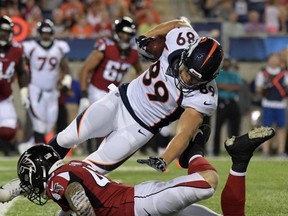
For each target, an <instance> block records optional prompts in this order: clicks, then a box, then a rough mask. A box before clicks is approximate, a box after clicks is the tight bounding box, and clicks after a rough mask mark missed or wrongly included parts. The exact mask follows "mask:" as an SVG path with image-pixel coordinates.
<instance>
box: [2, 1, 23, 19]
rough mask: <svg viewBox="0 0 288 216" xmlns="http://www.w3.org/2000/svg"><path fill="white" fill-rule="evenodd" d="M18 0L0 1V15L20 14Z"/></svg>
mask: <svg viewBox="0 0 288 216" xmlns="http://www.w3.org/2000/svg"><path fill="white" fill-rule="evenodd" d="M19 8H20V7H19V3H18V1H0V16H4V15H7V16H9V17H12V16H20V11H19Z"/></svg>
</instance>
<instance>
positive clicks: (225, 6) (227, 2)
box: [216, 0, 234, 21]
mask: <svg viewBox="0 0 288 216" xmlns="http://www.w3.org/2000/svg"><path fill="white" fill-rule="evenodd" d="M232 11H234V8H233V1H232V0H222V2H221V4H219V5H218V7H217V12H216V14H217V17H218V18H219V19H220V20H221V21H227V20H228V19H229V15H230V13H231V12H232Z"/></svg>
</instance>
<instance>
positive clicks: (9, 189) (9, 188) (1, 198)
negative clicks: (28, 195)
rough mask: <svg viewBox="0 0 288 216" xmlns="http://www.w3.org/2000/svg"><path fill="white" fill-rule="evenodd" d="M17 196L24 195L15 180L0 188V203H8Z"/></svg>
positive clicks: (17, 181)
mask: <svg viewBox="0 0 288 216" xmlns="http://www.w3.org/2000/svg"><path fill="white" fill-rule="evenodd" d="M19 195H24V192H23V191H22V189H21V187H20V180H19V179H18V178H15V179H13V180H11V181H9V182H7V183H6V184H4V185H1V186H0V203H5V202H9V201H11V200H12V199H14V198H15V197H17V196H19Z"/></svg>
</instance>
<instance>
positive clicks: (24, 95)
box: [20, 87, 30, 109]
mask: <svg viewBox="0 0 288 216" xmlns="http://www.w3.org/2000/svg"><path fill="white" fill-rule="evenodd" d="M20 97H21V103H22V105H23V106H24V107H25V109H28V108H29V106H30V100H29V93H28V87H23V88H21V89H20Z"/></svg>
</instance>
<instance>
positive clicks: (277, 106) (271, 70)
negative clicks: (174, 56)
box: [255, 54, 288, 159]
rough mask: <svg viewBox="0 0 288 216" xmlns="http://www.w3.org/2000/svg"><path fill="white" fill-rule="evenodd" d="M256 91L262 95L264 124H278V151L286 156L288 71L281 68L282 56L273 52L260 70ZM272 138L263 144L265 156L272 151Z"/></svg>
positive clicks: (283, 156)
mask: <svg viewBox="0 0 288 216" xmlns="http://www.w3.org/2000/svg"><path fill="white" fill-rule="evenodd" d="M255 85H256V91H257V93H258V94H259V95H261V96H262V101H261V105H262V115H263V117H262V125H263V126H274V124H275V126H276V138H277V141H278V149H277V153H278V155H279V157H280V158H281V159H283V158H285V157H286V155H285V144H286V100H285V97H286V95H287V89H288V73H287V71H286V70H283V69H282V68H281V61H280V56H279V55H278V54H271V55H270V56H269V57H268V61H267V65H266V67H265V68H264V69H263V70H262V71H260V72H259V73H258V74H257V76H256V80H255ZM271 144H272V143H271V140H269V141H266V143H264V145H263V156H264V157H265V158H267V157H268V156H269V155H270V153H271Z"/></svg>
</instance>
